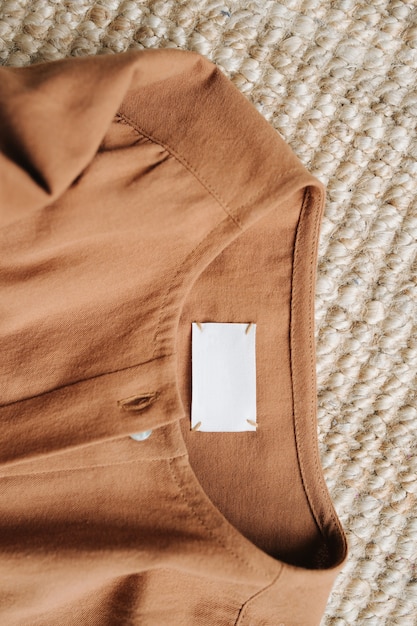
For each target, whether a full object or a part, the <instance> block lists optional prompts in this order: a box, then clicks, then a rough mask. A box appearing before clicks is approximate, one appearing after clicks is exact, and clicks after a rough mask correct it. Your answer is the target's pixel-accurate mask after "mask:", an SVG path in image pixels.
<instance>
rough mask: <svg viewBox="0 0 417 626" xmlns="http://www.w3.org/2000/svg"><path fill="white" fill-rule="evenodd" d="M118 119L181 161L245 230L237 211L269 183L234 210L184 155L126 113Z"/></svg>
mask: <svg viewBox="0 0 417 626" xmlns="http://www.w3.org/2000/svg"><path fill="white" fill-rule="evenodd" d="M116 117H118V118H119V119H123V120H124V121H125V122H126V123H127V124H130V125H131V126H132V128H133V129H134V130H136V132H137V133H140V134H141V135H142V136H143V137H146V138H147V139H149V140H150V141H152V142H153V143H155V144H157V145H159V146H161V147H162V148H164V149H165V150H167V151H168V152H169V153H170V154H172V156H173V157H174V158H175V159H177V161H179V162H180V163H181V165H183V166H184V167H185V168H186V169H187V170H188V171H189V172H190V173H191V174H192V175H193V176H194V177H195V178H196V179H197V180H198V181H199V182H200V183H201V184H202V185H203V187H204V188H205V189H206V190H207V191H208V192H209V193H210V194H211V195H212V196H213V198H214V199H215V200H216V201H217V202H218V203H219V205H220V206H221V208H222V209H223V211H225V213H227V215H228V216H229V217H230V218H231V219H232V220H233V221H234V222H236V224H237V225H238V226H239V227H240V228H243V226H242V222H241V221H240V219H239V217H238V216H237V215H236V214H235V213H236V211H240V210H241V209H243V208H244V207H245V206H248V205H249V204H250V203H251V202H253V201H254V200H256V198H258V197H259V196H260V195H261V194H262V193H263V192H264V191H265V189H267V187H268V186H269V183H268V184H266V185H264V186H263V187H261V188H260V189H258V190H257V191H256V192H255V193H254V194H253V195H252V196H250V198H248V199H247V200H246V201H245V202H244V203H243V204H241V205H239V206H238V207H237V208H236V209H232V208H231V207H229V205H228V204H227V202H226V201H225V200H223V198H222V197H221V196H220V194H219V193H218V191H216V190H215V189H213V187H212V186H211V185H210V183H209V182H207V180H205V178H203V176H202V175H201V174H200V172H198V171H197V170H196V169H195V168H194V166H193V165H192V164H191V163H190V162H189V161H188V160H187V159H186V158H185V157H184V156H183V155H182V154H179V153H178V152H177V151H176V150H175V149H174V148H172V146H170V145H168V144H166V143H163V142H162V141H160V140H159V139H156V138H155V137H153V136H152V135H150V134H149V133H147V132H146V131H145V130H144V129H143V128H142V127H141V126H139V124H138V123H137V122H135V121H134V120H132V119H131V118H130V117H129V116H127V115H126V114H125V113H120V112H119V113H117V114H116ZM299 170H300V166H299V165H295V166H294V167H290V168H289V169H288V170H284V171H283V172H281V174H280V175H279V176H277V178H276V179H275V180H280V179H281V178H284V177H285V176H287V175H288V174H290V173H291V172H295V171H299Z"/></svg>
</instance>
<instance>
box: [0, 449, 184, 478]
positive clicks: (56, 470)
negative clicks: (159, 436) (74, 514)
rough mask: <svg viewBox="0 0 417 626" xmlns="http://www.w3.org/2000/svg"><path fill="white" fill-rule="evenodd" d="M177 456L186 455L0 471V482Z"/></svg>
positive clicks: (168, 458)
mask: <svg viewBox="0 0 417 626" xmlns="http://www.w3.org/2000/svg"><path fill="white" fill-rule="evenodd" d="M179 456H186V453H184V454H178V455H176V456H172V457H165V456H163V457H145V458H141V459H133V460H130V461H116V462H115V463H98V464H97V465H79V466H78V465H77V466H75V467H66V468H58V469H50V470H39V471H37V470H34V471H32V472H26V473H24V472H22V473H19V474H5V475H4V476H2V474H1V470H0V480H2V479H3V478H15V477H16V476H37V475H39V474H57V473H65V472H77V471H79V470H88V469H93V468H96V467H114V466H118V465H129V464H131V463H147V462H148V461H165V460H169V461H171V460H172V459H176V458H178V457H179Z"/></svg>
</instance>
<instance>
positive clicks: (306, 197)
mask: <svg viewBox="0 0 417 626" xmlns="http://www.w3.org/2000/svg"><path fill="white" fill-rule="evenodd" d="M309 199H310V193H309V191H308V190H306V192H305V195H304V200H303V206H302V208H301V212H300V218H299V223H298V226H297V235H296V241H297V242H298V235H299V230H300V227H301V220H303V218H304V211H305V209H306V207H307V205H308V202H309ZM312 208H313V207H312ZM315 224H317V217H316V221H315ZM295 254H296V258H295V260H294V265H293V273H292V274H293V277H294V275H295V274H296V270H297V269H298V266H299V259H300V253H299V252H298V246H297V250H296V253H295ZM312 256H313V255H312V252H310V262H309V266H310V273H309V285H310V290H309V298H311V297H312V284H311V283H312V267H311V266H312V260H313V259H312ZM297 276H298V272H297ZM293 280H294V279H293ZM297 298H298V291H297ZM291 302H292V309H293V307H294V306H295V304H294V303H295V296H294V290H293V288H292V290H291ZM293 332H294V331H293ZM311 332H312V326H311V316H310V321H309V350H310V372H312V369H313V363H312V360H311V359H312V342H311ZM291 359H292V360H293V359H294V354H293V353H292V356H291ZM291 382H292V393H293V397H295V390H294V378H293V375H292V377H291ZM310 406H311V407H312V404H311V405H310ZM310 415H311V411H310ZM310 420H312V418H311V417H310ZM294 434H295V441H296V450H297V460H298V466H299V468H300V475H301V482H302V485H303V489H304V492H305V494H306V496H307V500H308V503H309V506H310V509H311V511H312V513H313V516H314V520H315V522H316V524H317V527H318V529H319V531H320V533H321V535H322V536H323V537H324V534H323V529H322V527H321V524H320V521H319V517H318V515H317V512H316V509H315V507H314V504H313V501H312V498H311V495H310V490H309V488H308V486H307V484H306V482H305V478H304V466H303V461H302V456H303V452H302V449H301V447H300V439H299V421H298V419H297V414H296V412H295V411H294ZM314 467H315V470H316V473H317V459H316V455H314Z"/></svg>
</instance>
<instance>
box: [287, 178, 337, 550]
mask: <svg viewBox="0 0 417 626" xmlns="http://www.w3.org/2000/svg"><path fill="white" fill-rule="evenodd" d="M320 194H321V191H320ZM320 197H321V195H320ZM309 200H310V192H309V190H308V189H307V190H306V192H305V198H304V202H303V208H302V213H301V216H302V217H301V219H302V218H303V211H304V210H305V208H306V207H307V205H308V202H309ZM319 203H320V198H319V199H318V200H317V201H316V202H313V203H312V206H311V210H312V211H315V219H314V225H313V232H314V233H317V225H318V219H319V211H318V210H317V207H318V206H319ZM299 227H300V224H299V225H298V227H297V233H298V229H299ZM313 257H314V246H312V248H311V251H310V261H309V268H310V270H309V296H308V298H309V302H311V299H312V298H313V296H314V294H313ZM299 260H300V253H299V252H298V249H297V257H296V259H295V261H294V269H293V275H294V274H295V273H296V269H298V266H299V262H300V261H299ZM297 276H298V273H297ZM292 293H293V292H292ZM297 297H298V292H297ZM291 300H292V303H294V301H295V299H294V298H293V296H292V298H291ZM313 332H314V330H313V319H312V316H311V315H309V351H310V376H311V379H312V380H313V378H314V351H313V334H312V333H313ZM292 358H293V356H292ZM292 383H293V378H292ZM292 386H293V395H295V392H294V384H293V385H292ZM314 403H315V399H314V398H313V397H312V399H311V404H310V427H311V432H313V433H315V432H316V425H315V421H314ZM294 431H295V439H296V450H297V459H298V464H299V467H300V470H301V471H300V474H301V482H302V485H303V488H304V492H305V494H306V496H307V500H308V503H309V506H310V509H311V512H312V513H313V516H314V519H315V522H316V524H317V527H318V529H319V531H320V533H321V535H322V537H323V538H324V539H327V537H326V535H325V533H324V529H323V527H322V524H321V523H320V516H319V515H318V513H317V510H316V507H315V504H314V500H313V498H312V497H311V493H310V489H309V488H308V486H307V484H306V482H305V478H304V465H303V457H304V454H305V453H304V446H303V447H300V438H299V420H298V419H297V416H296V414H295V412H294ZM312 448H313V450H312V452H313V463H314V471H315V479H318V482H319V484H320V492H321V495H322V497H323V499H324V502H326V503H327V508H328V509H329V511H330V516H331V518H332V521H333V522H334V524H335V525H336V527H337V528H339V524H338V523H337V521H336V519H335V516H334V513H333V506H332V505H330V507H329V498H328V496H327V493H326V491H325V488H324V485H323V477H322V474H321V472H322V469H321V465H320V463H319V458H318V453H317V446H316V444H315V443H314V445H313V446H312Z"/></svg>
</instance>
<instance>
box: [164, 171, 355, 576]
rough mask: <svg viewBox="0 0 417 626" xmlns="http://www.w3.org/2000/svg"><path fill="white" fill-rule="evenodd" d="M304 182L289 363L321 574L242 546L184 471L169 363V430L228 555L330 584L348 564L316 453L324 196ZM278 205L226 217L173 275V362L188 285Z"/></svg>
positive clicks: (315, 184) (271, 571) (316, 185)
mask: <svg viewBox="0 0 417 626" xmlns="http://www.w3.org/2000/svg"><path fill="white" fill-rule="evenodd" d="M308 176H309V178H308V180H304V181H303V182H300V181H299V184H303V185H304V188H305V194H304V202H303V205H302V208H301V212H300V217H299V221H298V224H297V229H296V239H295V246H294V257H293V266H292V290H291V324H290V345H291V350H290V356H291V372H292V390H293V402H294V405H293V406H294V413H293V417H294V431H295V437H296V445H297V460H298V465H299V468H300V472H301V475H302V481H303V487H304V491H305V494H306V497H307V501H308V504H309V507H310V510H311V513H312V515H313V517H314V519H315V522H316V525H317V527H318V529H319V531H320V532H321V534H322V535H323V537H324V538H325V540H326V545H327V546H328V548H329V557H330V562H329V563H328V564H327V566H324V567H323V568H321V569H307V568H304V567H301V566H296V565H291V564H288V563H286V562H285V561H283V560H280V559H277V558H275V557H273V556H272V555H270V554H268V553H267V552H265V551H264V550H263V549H262V548H260V547H258V546H257V545H256V544H255V543H253V542H252V541H251V540H250V539H248V538H246V537H245V536H244V535H243V534H242V533H241V532H240V531H239V530H238V529H237V528H236V527H235V526H234V525H233V524H231V522H229V521H228V520H227V518H226V517H225V516H224V515H223V513H222V512H221V511H220V510H219V509H218V507H217V506H216V505H215V504H214V503H213V502H212V500H211V499H210V497H209V496H208V494H207V493H206V492H205V490H204V488H203V486H202V484H201V483H200V481H199V480H198V477H197V475H196V474H195V472H194V470H193V468H192V466H191V464H190V461H189V459H188V449H187V444H186V442H185V439H184V437H183V434H182V431H181V428H180V425H179V421H178V418H179V419H188V420H189V419H190V416H189V415H187V414H186V412H185V408H184V406H183V403H182V399H181V395H180V392H179V373H178V367H177V363H176V362H175V364H174V365H173V375H174V381H175V384H174V387H173V388H174V392H173V393H174V394H175V405H176V407H177V411H176V416H177V421H176V422H174V423H173V424H172V426H173V427H174V429H175V430H174V432H175V435H174V436H175V437H176V438H177V440H178V441H179V447H180V448H181V449H183V450H185V451H186V453H185V455H184V457H185V459H186V461H185V468H183V470H182V471H183V481H184V484H185V483H188V485H187V486H188V487H189V488H191V489H192V490H193V493H194V497H197V499H198V501H199V505H200V507H201V510H202V511H204V515H205V516H206V520H208V522H207V523H209V524H210V525H211V528H212V529H213V530H214V531H215V532H217V533H220V535H221V537H222V538H223V540H224V542H225V545H227V546H228V547H229V549H231V550H232V551H233V552H235V553H238V554H240V555H241V557H242V558H244V559H246V560H247V562H248V564H249V565H250V567H251V568H252V569H254V570H257V571H263V572H264V573H266V574H268V575H269V576H274V577H276V576H277V575H278V576H279V575H280V573H281V572H282V570H284V569H288V568H290V569H292V570H293V571H295V572H303V575H305V574H306V573H308V575H311V576H313V577H314V576H316V577H317V576H323V575H329V576H330V577H331V580H333V578H335V577H336V575H337V573H338V572H339V571H340V569H341V568H342V567H343V565H344V563H345V561H346V559H347V539H346V535H345V532H344V530H343V528H342V526H341V523H340V520H339V518H338V516H337V513H336V510H335V508H334V505H333V502H332V500H331V498H330V494H329V491H328V488H327V484H326V482H325V478H324V473H323V468H322V465H321V461H320V457H319V450H318V436H317V421H316V420H317V416H316V410H317V409H316V389H317V384H316V372H315V339H314V322H315V320H314V287H315V278H316V261H317V252H318V238H319V227H320V221H321V217H322V213H323V210H324V201H325V192H324V187H323V186H322V184H321V183H320V182H319V181H318V180H316V179H314V177H312V176H311V175H308ZM290 189H291V191H292V192H294V191H295V190H296V189H297V184H294V185H293V186H292V187H291V186H290ZM279 204H280V203H279ZM279 204H278V205H277V203H275V205H274V204H270V205H269V206H268V207H265V206H263V207H260V206H257V205H253V209H252V213H250V212H249V213H245V214H242V215H236V216H235V218H237V221H236V219H232V218H231V217H230V216H229V217H226V218H225V219H224V220H223V221H222V222H221V223H220V224H218V226H217V227H216V228H215V229H214V230H212V231H211V232H210V233H209V236H207V237H206V238H205V239H204V241H203V242H200V244H199V246H198V248H196V250H195V251H194V254H193V256H192V257H190V258H189V259H188V263H187V270H188V271H189V272H190V273H189V274H187V277H188V278H187V280H185V279H184V275H183V274H182V272H183V271H184V268H182V269H181V271H180V272H179V274H180V275H182V282H179V283H178V286H176V285H175V283H174V284H173V293H174V294H176V293H177V291H176V287H177V288H178V290H179V291H180V292H181V298H180V301H179V302H178V301H176V305H175V306H176V314H175V328H174V331H173V336H174V338H173V342H174V347H173V350H172V352H173V354H174V355H176V354H177V350H176V345H175V342H176V337H177V334H178V324H179V320H180V317H181V313H182V310H183V307H184V303H185V300H186V297H187V294H188V293H189V291H190V290H191V289H192V286H193V284H194V282H195V281H196V280H197V279H198V277H199V276H200V274H201V273H202V272H203V271H204V269H205V268H206V267H207V266H208V265H209V264H210V263H211V262H212V261H213V260H214V259H215V258H216V257H217V256H218V255H219V254H220V253H221V251H222V250H223V249H224V248H225V247H227V246H228V245H230V243H232V241H233V240H234V239H235V238H236V237H238V236H239V235H240V234H241V233H243V232H244V231H245V230H246V229H247V228H250V226H251V224H252V223H253V222H254V221H255V220H257V219H260V218H261V217H262V216H263V215H265V214H266V212H267V211H270V210H279ZM197 250H198V252H197ZM190 261H191V262H190ZM188 264H189V265H188ZM181 287H182V289H181ZM210 520H211V522H210Z"/></svg>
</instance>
